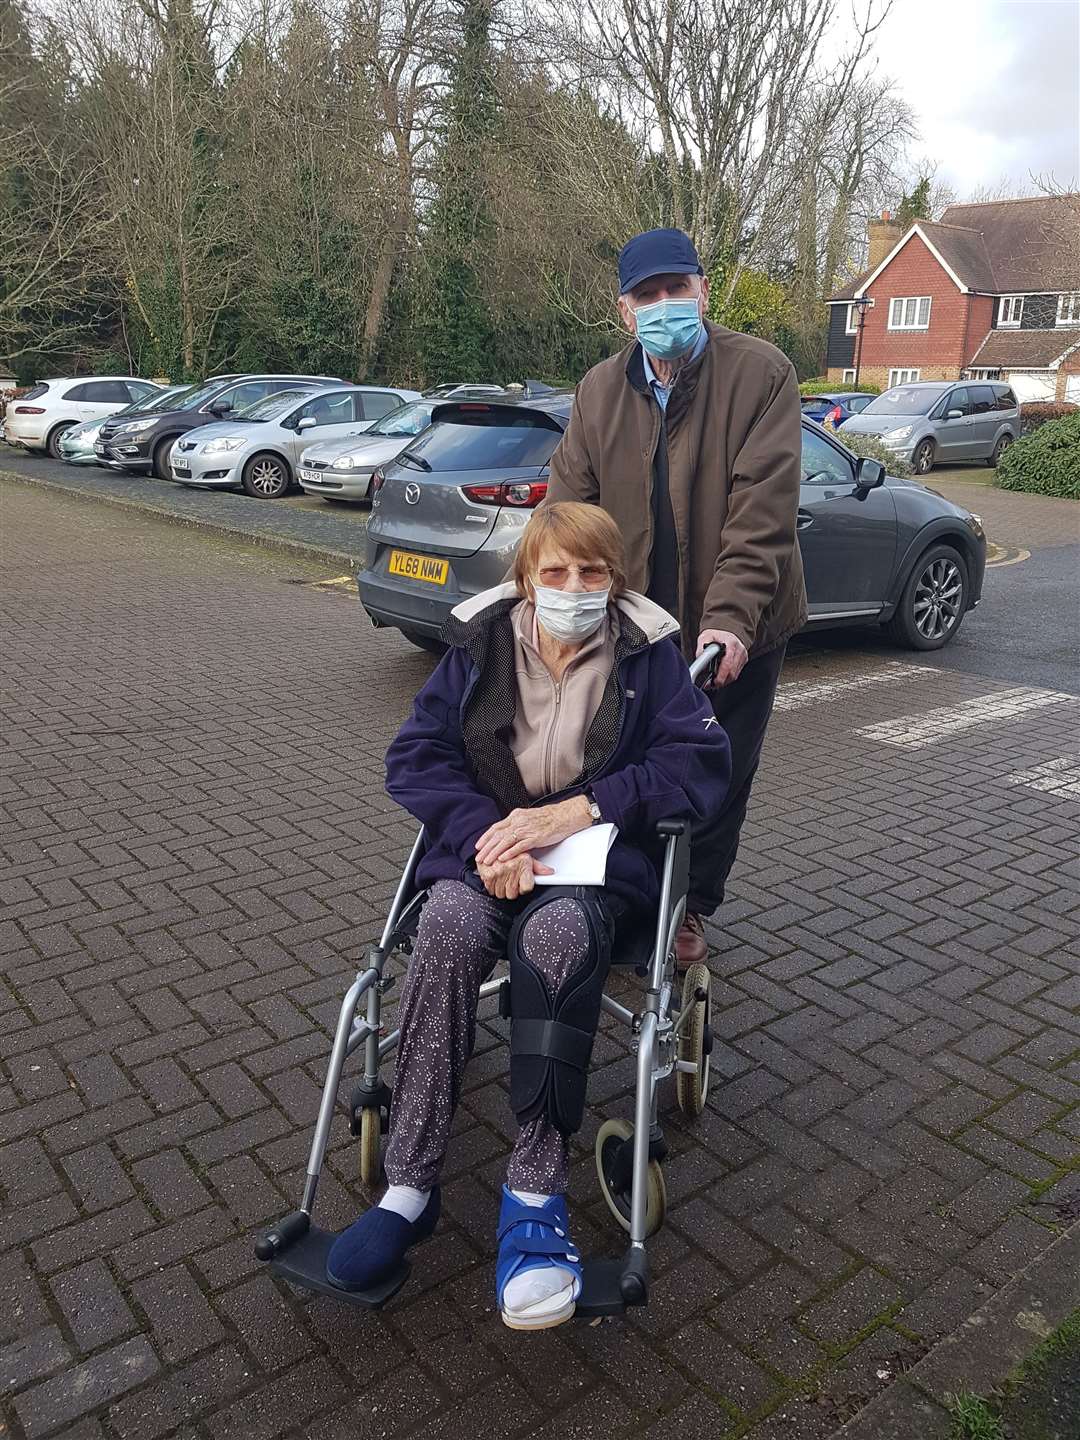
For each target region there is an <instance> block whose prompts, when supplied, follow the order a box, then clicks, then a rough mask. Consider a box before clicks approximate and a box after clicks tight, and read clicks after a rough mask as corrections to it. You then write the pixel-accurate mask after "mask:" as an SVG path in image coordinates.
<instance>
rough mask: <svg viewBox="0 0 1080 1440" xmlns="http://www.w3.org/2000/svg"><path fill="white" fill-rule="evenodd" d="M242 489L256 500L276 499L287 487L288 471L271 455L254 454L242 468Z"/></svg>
mask: <svg viewBox="0 0 1080 1440" xmlns="http://www.w3.org/2000/svg"><path fill="white" fill-rule="evenodd" d="M243 483H244V489H245V490H246V491H247V493H248V494H249V495H252V496H254V498H255V499H256V500H276V499H277V498H278V496H279V495H284V494H285V491H286V490H287V489H288V488H289V473H288V471H287V470H286V469H285V465H284V463H283V462H282V461H281V460H278V459H275V457H274V456H273V455H256V456H255V458H254V460H249V461H248V463H247V468H246V469H245V470H244V481H243Z"/></svg>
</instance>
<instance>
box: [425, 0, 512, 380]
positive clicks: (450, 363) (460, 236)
mask: <svg viewBox="0 0 1080 1440" xmlns="http://www.w3.org/2000/svg"><path fill="white" fill-rule="evenodd" d="M495 3H496V0H461V5H460V44H459V48H458V52H457V55H456V57H455V60H454V65H453V72H452V79H451V87H450V99H449V106H448V123H447V131H446V136H445V140H444V143H443V147H442V153H441V156H440V165H439V193H438V198H437V200H436V203H435V206H434V209H433V212H432V217H431V224H430V226H429V228H428V235H427V247H428V251H429V254H430V256H431V267H430V268H431V290H430V307H431V308H430V314H429V317H428V321H427V325H426V333H425V334H424V336H423V341H422V348H423V354H424V361H425V369H426V371H427V374H428V376H429V378H430V379H432V380H436V381H450V380H482V379H485V378H489V376H490V369H491V362H492V350H493V344H494V338H495V336H494V327H493V324H492V319H491V311H490V308H489V306H488V303H487V299H486V297H485V295H484V292H483V287H482V285H481V283H480V280H479V276H478V273H477V272H478V260H479V257H480V256H481V255H482V253H483V251H484V248H485V246H486V245H488V244H489V243H490V238H491V216H490V213H489V208H488V203H487V198H486V196H485V188H484V187H485V176H486V174H487V167H486V158H487V154H488V152H489V149H490V146H491V144H492V140H493V136H494V132H495V127H496V120H497V104H496V98H495V94H496V92H495V73H494V72H495V66H494V57H493V54H492V46H491V21H492V17H493V14H494V10H495Z"/></svg>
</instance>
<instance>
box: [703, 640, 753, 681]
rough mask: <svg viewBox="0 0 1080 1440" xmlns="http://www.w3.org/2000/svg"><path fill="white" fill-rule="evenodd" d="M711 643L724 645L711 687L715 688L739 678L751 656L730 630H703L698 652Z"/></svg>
mask: <svg viewBox="0 0 1080 1440" xmlns="http://www.w3.org/2000/svg"><path fill="white" fill-rule="evenodd" d="M709 645H723V647H724V653H723V655H722V656H721V657H720V664H719V665H718V666H717V667H716V678H715V679H714V680H713V683H712V686H711V687H710V688H712V689H714V690H715V689H719V688H720V687H721V686H723V685H730V684H731V682H732V681H733V680H737V679H738V678H739V676H740V674H741V673H742V668H743V666H744V665H745V664H746V662H747V660H748V659H749V656H748V655H747V653H746V646H745V645H744V644H743V642H742V641H741V640H740V639H739V637H738V636H737V635H733V634H732V633H731V631H730V630H703V631H702V632H701V634H700V635H699V636H698V642H697V653H698V654H699V655H700V654H701V653H702V651H703V650H705V649H706V648H707V647H708V646H709Z"/></svg>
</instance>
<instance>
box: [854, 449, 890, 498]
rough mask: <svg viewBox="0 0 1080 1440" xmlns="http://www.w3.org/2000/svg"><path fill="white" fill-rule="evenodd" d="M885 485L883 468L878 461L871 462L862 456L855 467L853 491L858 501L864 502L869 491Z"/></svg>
mask: <svg viewBox="0 0 1080 1440" xmlns="http://www.w3.org/2000/svg"><path fill="white" fill-rule="evenodd" d="M884 484H885V466H884V465H883V464H882V463H881V461H880V460H871V459H870V458H869V457H868V456H866V455H864V456H863V457H862V458H861V459H860V460H859V461H858V462H857V464H856V466H855V489H856V490H857V491H858V493H859V499H860V500H865V498H866V497H867V495H869V494H870V491H871V490H876V489H877V488H878V486H879V485H884Z"/></svg>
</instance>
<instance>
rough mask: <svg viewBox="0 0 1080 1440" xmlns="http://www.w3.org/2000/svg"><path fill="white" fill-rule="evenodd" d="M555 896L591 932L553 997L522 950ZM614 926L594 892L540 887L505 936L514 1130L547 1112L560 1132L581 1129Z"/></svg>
mask: <svg viewBox="0 0 1080 1440" xmlns="http://www.w3.org/2000/svg"><path fill="white" fill-rule="evenodd" d="M556 899H572V900H575V901H576V902H577V903H578V904H579V905H580V906H581V908H582V910H583V911H584V912H585V918H586V922H587V924H588V927H589V953H588V955H587V957H586V958H585V961H584V963H583V964H582V965H580V966H579V967H578V969H577V970H576V971H575V972H574V973H573V975H571V976H570V977H569V978H568V979H567V980H566V981H565V983H564V984H563V985H561V986H560V987H559V989H558V991H557V992H556V994H555V995H552V994H551V993H550V991H549V989H548V984H547V981H546V980H545V979H544V977H543V975H541V974H540V972H539V971H538V970H537V969H536V968H535V967H534V966H533V965H531V964H530V963H529V961H528V960H527V959H526V958H525V956H524V954H523V953H522V949H521V936H522V932H523V930H524V928H525V926H526V925H527V924H528V922H529V920H530V919H531V918H532V917H533V916H534V915H535V914H536V913H537V911H538V910H539V909H540V908H541V907H542V906H544V905H548V904H550V903H551V901H553V900H556ZM612 929H613V926H612V921H611V918H610V916H609V914H608V911H607V909H606V907H605V906H604V904H603V901H602V900H601V899H600V897H599V896H598V895H597V894H596V892H595V890H592V889H588V888H585V887H577V888H574V889H564V888H562V887H558V888H551V889H545V891H544V893H542V894H539V895H537V897H536V898H535V899H534V900H532V901H531V902H530V903H529V905H528V906H527V907H526V908H525V909H524V910H523V911H522V913H521V914H520V915H519V916H518V918H517V920H516V921H515V922H514V927H513V929H512V930H511V932H510V944H509V947H508V948H509V952H510V1014H511V1026H510V1104H511V1106H512V1108H513V1111H514V1115H515V1116H516V1117H517V1121H518V1124H519V1125H526V1124H528V1122H529V1121H530V1120H535V1119H536V1117H537V1116H538V1115H546V1116H547V1118H548V1119H549V1120H550V1121H551V1123H552V1124H553V1125H555V1126H556V1127H557V1128H558V1129H559V1130H561V1131H562V1133H563V1134H564V1135H572V1134H573V1133H574V1132H575V1131H576V1130H580V1129H581V1121H582V1117H583V1115H584V1111H585V1084H586V1080H587V1073H588V1068H589V1059H590V1057H591V1055H592V1048H593V1041H594V1039H595V1038H596V1026H597V1022H598V1020H599V1018H600V998H601V995H602V994H603V988H604V981H605V979H606V978H607V972H608V966H609V965H610V963H611V940H612Z"/></svg>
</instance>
